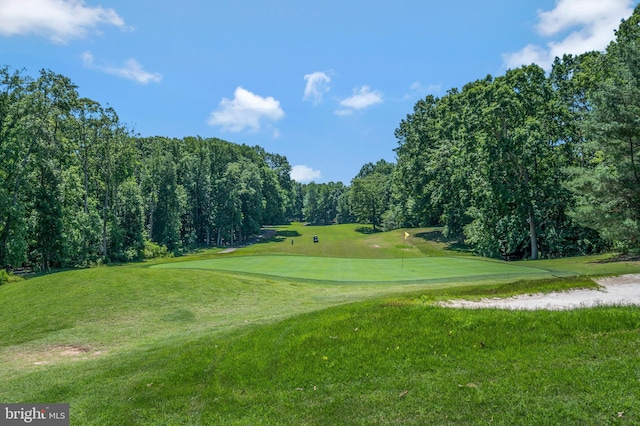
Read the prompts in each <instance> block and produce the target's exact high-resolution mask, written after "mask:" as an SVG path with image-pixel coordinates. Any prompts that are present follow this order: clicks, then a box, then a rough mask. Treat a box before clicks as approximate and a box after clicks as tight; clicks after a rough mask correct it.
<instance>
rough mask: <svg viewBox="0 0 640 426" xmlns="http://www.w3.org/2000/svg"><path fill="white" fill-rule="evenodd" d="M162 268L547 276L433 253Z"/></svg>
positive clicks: (369, 276)
mask: <svg viewBox="0 0 640 426" xmlns="http://www.w3.org/2000/svg"><path fill="white" fill-rule="evenodd" d="M152 268H161V269H212V270H220V271H232V272H245V273H253V274H260V275H272V276H280V277H287V278H301V279H311V280H326V281H349V282H392V281H393V282H399V281H416V280H431V279H443V278H459V277H467V276H469V277H470V276H487V275H491V276H499V275H523V276H529V277H533V276H535V277H544V276H550V275H551V273H550V272H549V271H547V270H545V269H540V268H534V267H529V266H523V265H515V264H510V263H506V262H496V261H488V260H479V259H470V258H459V257H434V258H411V259H344V258H321V257H312V256H236V257H229V258H217V259H207V260H194V261H187V262H176V263H167V264H160V265H154V266H152Z"/></svg>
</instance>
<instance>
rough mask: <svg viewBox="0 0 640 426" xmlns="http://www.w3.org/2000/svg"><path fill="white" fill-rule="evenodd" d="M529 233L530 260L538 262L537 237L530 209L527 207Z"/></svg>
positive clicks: (531, 209)
mask: <svg viewBox="0 0 640 426" xmlns="http://www.w3.org/2000/svg"><path fill="white" fill-rule="evenodd" d="M529 233H530V234H531V260H538V235H537V232H536V222H535V220H534V218H533V208H531V207H529Z"/></svg>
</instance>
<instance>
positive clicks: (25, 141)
mask: <svg viewBox="0 0 640 426" xmlns="http://www.w3.org/2000/svg"><path fill="white" fill-rule="evenodd" d="M639 24H640V6H638V7H637V8H636V10H635V11H634V14H633V15H632V16H631V17H630V18H629V19H627V20H624V21H623V22H622V23H621V25H620V27H619V29H618V30H617V31H616V39H615V41H614V42H612V43H611V44H610V46H609V47H608V48H607V50H606V51H605V52H590V53H586V54H583V55H578V56H572V55H565V56H564V57H562V58H557V59H556V60H555V63H554V64H553V67H552V70H551V71H550V72H549V73H546V72H545V71H544V70H543V69H542V68H540V67H539V66H537V65H529V66H523V67H520V68H518V69H512V70H509V71H507V72H506V73H505V74H504V75H502V76H498V77H492V76H487V77H485V78H482V79H479V80H476V81H474V82H470V83H468V84H466V85H465V86H464V87H462V89H451V90H449V91H448V92H447V93H446V95H444V96H442V97H439V98H437V97H434V96H427V97H426V98H425V99H422V100H420V101H418V102H417V103H416V104H415V106H414V108H413V112H412V113H411V114H408V115H407V117H406V118H405V119H403V120H401V122H400V124H399V127H398V129H397V130H396V132H395V136H396V138H397V140H398V146H397V147H396V148H395V150H394V151H395V153H396V160H397V161H396V163H395V164H394V163H389V162H387V161H385V160H380V161H378V162H377V163H367V164H365V165H363V166H362V168H361V169H360V171H359V173H358V174H357V175H356V176H355V177H354V178H353V179H352V180H351V182H350V183H349V185H345V184H343V183H342V182H329V183H313V182H312V183H309V184H301V183H299V182H295V181H293V180H292V179H291V177H290V172H291V166H290V164H289V162H288V160H287V158H286V157H284V156H282V155H279V154H274V153H268V152H266V151H265V150H264V149H263V148H261V147H259V146H253V147H250V146H246V145H239V144H234V143H231V142H227V141H223V140H221V139H217V138H201V137H185V138H183V139H175V138H166V137H140V136H138V135H135V134H134V133H133V132H132V131H131V130H130V129H128V128H127V127H126V126H125V125H124V124H123V123H122V122H121V121H120V120H119V117H118V115H117V113H116V112H115V111H114V110H113V109H112V108H110V107H108V106H107V107H105V106H102V105H100V104H99V103H98V102H95V101H93V100H91V99H87V98H83V97H81V96H80V95H79V93H78V90H77V87H76V86H75V85H74V84H73V83H72V82H71V81H70V80H69V79H68V78H66V77H64V76H62V75H59V74H56V73H54V72H52V71H49V70H42V71H41V72H40V73H39V75H38V76H37V78H33V77H30V76H28V75H25V72H24V71H22V70H20V71H14V70H12V69H11V68H9V67H8V66H7V67H4V68H1V69H0V269H12V268H17V267H24V266H26V267H30V268H35V269H37V270H42V271H48V270H51V269H59V268H67V267H78V266H87V265H91V264H94V263H96V262H121V261H131V260H139V259H142V258H145V257H153V256H157V255H161V254H166V253H173V254H180V253H183V252H186V251H189V250H192V249H194V248H196V247H203V246H205V247H206V246H212V245H218V246H220V245H224V244H233V243H236V242H238V241H243V240H245V239H246V238H248V237H250V236H251V235H254V234H256V233H258V232H259V231H260V228H261V227H262V226H263V225H277V224H284V223H288V222H289V221H292V220H300V221H308V222H310V223H313V224H318V225H323V224H332V223H351V222H359V223H367V224H370V225H371V226H372V228H373V230H378V229H383V230H390V229H396V228H401V227H417V226H426V225H439V226H443V229H444V233H445V235H446V236H448V237H451V238H461V239H464V241H465V242H466V243H467V244H468V245H469V247H471V248H472V249H473V250H474V251H475V252H477V253H478V254H481V255H485V256H491V257H496V258H503V259H522V258H533V259H536V258H540V257H560V256H570V255H579V254H587V253H594V252H598V251H601V250H604V249H609V248H615V249H618V250H623V251H624V250H632V249H637V248H639V247H640V154H639V151H640V54H639V53H640V50H639V43H640V25H639Z"/></svg>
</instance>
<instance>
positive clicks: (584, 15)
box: [503, 0, 633, 70]
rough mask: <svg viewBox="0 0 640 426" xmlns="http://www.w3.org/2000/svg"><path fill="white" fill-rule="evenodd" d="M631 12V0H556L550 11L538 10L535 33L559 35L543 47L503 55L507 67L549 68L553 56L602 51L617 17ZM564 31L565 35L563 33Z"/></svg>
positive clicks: (611, 35)
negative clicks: (533, 66) (535, 66)
mask: <svg viewBox="0 0 640 426" xmlns="http://www.w3.org/2000/svg"><path fill="white" fill-rule="evenodd" d="M632 13H633V0H607V1H603V0H558V1H557V2H556V7H555V8H554V9H552V10H550V11H539V12H538V17H539V22H538V25H537V26H536V29H537V31H538V33H539V34H540V35H542V36H545V37H554V36H555V37H558V39H555V40H551V41H549V42H548V43H547V44H546V46H545V47H541V46H537V45H533V44H529V45H527V46H525V47H524V48H523V49H522V50H520V51H519V52H515V53H508V54H505V55H503V59H504V62H505V65H506V67H507V68H515V67H519V66H521V65H528V64H531V63H536V64H538V65H540V66H541V67H543V68H544V69H547V70H548V69H550V68H551V65H552V64H553V61H554V59H555V58H556V57H562V55H564V54H573V55H579V54H582V53H585V52H590V51H593V50H599V51H602V50H604V49H605V48H606V47H607V45H608V44H609V42H611V41H612V40H613V39H614V37H615V35H614V30H615V29H617V28H618V26H619V25H620V20H621V19H623V18H628V17H629V16H630V15H631V14H632ZM567 31H571V32H570V33H569V34H568V35H566V36H563V35H564V34H565V33H566V32H567Z"/></svg>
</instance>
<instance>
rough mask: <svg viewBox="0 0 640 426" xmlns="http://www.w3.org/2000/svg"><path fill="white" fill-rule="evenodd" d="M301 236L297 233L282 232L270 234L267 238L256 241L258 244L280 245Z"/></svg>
mask: <svg viewBox="0 0 640 426" xmlns="http://www.w3.org/2000/svg"><path fill="white" fill-rule="evenodd" d="M301 235H302V234H301V233H299V232H298V231H295V230H294V231H291V230H284V231H276V232H273V233H271V234H270V235H269V236H268V237H267V238H262V239H261V240H259V241H258V244H264V243H281V242H283V241H287V240H289V239H290V238H293V237H300V236H301Z"/></svg>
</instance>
